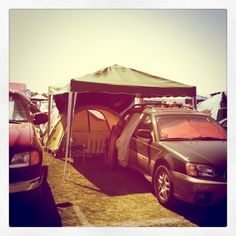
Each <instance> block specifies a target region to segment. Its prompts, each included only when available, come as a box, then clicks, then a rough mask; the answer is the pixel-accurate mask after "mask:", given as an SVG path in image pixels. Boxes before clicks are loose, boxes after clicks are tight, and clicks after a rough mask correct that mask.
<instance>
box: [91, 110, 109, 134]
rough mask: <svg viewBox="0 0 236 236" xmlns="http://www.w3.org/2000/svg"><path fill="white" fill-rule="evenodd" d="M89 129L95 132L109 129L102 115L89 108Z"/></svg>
mask: <svg viewBox="0 0 236 236" xmlns="http://www.w3.org/2000/svg"><path fill="white" fill-rule="evenodd" d="M89 121H90V130H91V131H95V132H101V131H103V132H104V131H109V126H108V124H107V120H106V118H105V117H104V115H103V114H102V113H101V112H100V111H97V110H89Z"/></svg>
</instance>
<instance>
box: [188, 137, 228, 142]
mask: <svg viewBox="0 0 236 236" xmlns="http://www.w3.org/2000/svg"><path fill="white" fill-rule="evenodd" d="M191 140H218V141H225V140H227V139H224V138H215V137H197V138H192V139H191Z"/></svg>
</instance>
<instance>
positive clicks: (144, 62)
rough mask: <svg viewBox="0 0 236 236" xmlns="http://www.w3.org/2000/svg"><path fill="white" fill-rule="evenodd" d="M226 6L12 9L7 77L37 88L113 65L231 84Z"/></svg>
mask: <svg viewBox="0 0 236 236" xmlns="http://www.w3.org/2000/svg"><path fill="white" fill-rule="evenodd" d="M226 19H227V12H226V10H11V11H10V28H9V30H10V81H12V82H23V83H26V84H27V86H28V88H29V89H31V90H32V91H37V92H47V90H48V86H49V85H53V84H57V83H60V82H62V81H66V80H69V79H71V78H75V77H79V76H83V75H85V74H88V73H92V72H94V71H96V70H99V69H102V68H104V67H107V66H111V65H113V64H118V65H122V66H125V67H130V68H134V69H137V70H141V71H144V72H147V73H150V74H153V75H157V76H161V77H164V78H167V79H171V80H175V81H178V82H182V83H185V84H189V85H196V86H197V93H198V94H200V95H207V94H209V93H212V92H216V91H220V90H226V85H227V84H226V83H227V77H226V76H227V65H226V62H227V61H226V58H227V54H226V53H227V52H226V49H227V42H226V40H227V37H226V33H227V20H226Z"/></svg>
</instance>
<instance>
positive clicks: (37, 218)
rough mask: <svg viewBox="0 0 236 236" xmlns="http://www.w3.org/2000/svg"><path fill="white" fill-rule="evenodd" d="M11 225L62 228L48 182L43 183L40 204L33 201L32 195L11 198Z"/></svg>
mask: <svg viewBox="0 0 236 236" xmlns="http://www.w3.org/2000/svg"><path fill="white" fill-rule="evenodd" d="M46 171H47V170H46ZM9 225H10V226H11V227H55V226H62V223H61V218H60V215H59V213H58V211H57V208H56V205H55V201H54V198H53V195H52V192H51V190H50V187H49V185H48V183H47V181H44V182H43V185H42V199H41V201H40V202H39V201H37V200H36V199H33V196H31V195H18V196H14V198H10V202H9Z"/></svg>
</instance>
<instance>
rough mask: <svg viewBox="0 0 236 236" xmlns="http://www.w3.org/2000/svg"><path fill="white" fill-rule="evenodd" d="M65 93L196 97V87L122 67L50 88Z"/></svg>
mask: <svg viewBox="0 0 236 236" xmlns="http://www.w3.org/2000/svg"><path fill="white" fill-rule="evenodd" d="M65 92H78V93H108V94H128V95H133V96H141V97H153V96H156V97H157V96H190V97H195V96H196V87H195V86H189V85H185V84H182V83H178V82H175V81H172V80H168V79H165V78H161V77H158V76H154V75H150V74H148V73H145V72H142V71H138V70H135V69H132V68H126V67H123V66H119V65H113V66H110V67H106V68H104V69H102V70H99V71H96V72H95V73H91V74H88V75H85V76H83V77H80V78H76V79H71V80H70V82H69V85H68V84H66V85H62V86H50V87H49V93H50V94H62V93H65Z"/></svg>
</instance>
